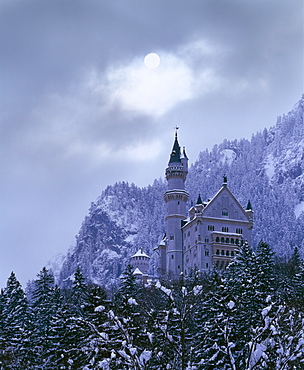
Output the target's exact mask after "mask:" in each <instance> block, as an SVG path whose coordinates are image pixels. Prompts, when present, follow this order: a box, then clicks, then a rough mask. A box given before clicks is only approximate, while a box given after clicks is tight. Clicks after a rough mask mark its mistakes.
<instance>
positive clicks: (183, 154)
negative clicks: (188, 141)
mask: <svg viewBox="0 0 304 370" xmlns="http://www.w3.org/2000/svg"><path fill="white" fill-rule="evenodd" d="M182 158H185V159H189V158H188V157H187V154H186V148H185V147H184V146H183V153H182Z"/></svg>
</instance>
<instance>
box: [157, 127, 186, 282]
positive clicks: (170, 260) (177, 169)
mask: <svg viewBox="0 0 304 370" xmlns="http://www.w3.org/2000/svg"><path fill="white" fill-rule="evenodd" d="M176 130H177V128H176ZM187 174H188V158H187V155H186V151H185V149H183V152H182V153H181V150H180V146H179V142H178V137H177V131H176V132H175V139H174V143H173V148H172V152H171V154H170V158H169V163H168V167H167V168H166V179H167V181H168V190H167V191H166V192H165V194H164V200H165V202H166V206H167V212H166V235H167V238H166V273H169V274H173V275H175V276H177V275H179V274H180V273H181V272H182V253H183V247H182V232H181V221H182V220H184V219H186V214H187V212H186V204H187V201H188V197H189V195H188V193H187V192H186V191H185V180H186V177H187ZM161 265H163V264H162V261H161Z"/></svg>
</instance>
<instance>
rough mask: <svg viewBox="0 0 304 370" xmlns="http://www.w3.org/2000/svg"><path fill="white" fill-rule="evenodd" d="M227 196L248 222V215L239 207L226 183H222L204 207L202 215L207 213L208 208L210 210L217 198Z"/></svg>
mask: <svg viewBox="0 0 304 370" xmlns="http://www.w3.org/2000/svg"><path fill="white" fill-rule="evenodd" d="M225 192H226V194H229V196H230V197H231V198H232V199H233V200H234V202H235V204H236V205H237V206H238V209H239V210H240V212H241V213H242V214H243V216H245V219H246V220H248V214H247V213H246V212H245V210H244V208H243V207H242V206H241V205H240V203H239V201H238V200H237V199H236V197H235V196H234V195H233V194H232V192H231V190H230V189H229V188H228V186H227V183H223V186H222V187H221V188H220V190H219V191H218V192H217V193H216V194H215V195H214V197H213V198H212V199H211V200H210V201H209V202H208V203H207V205H206V207H205V208H204V213H207V212H208V210H209V209H210V208H212V205H213V204H214V203H215V202H216V200H217V199H218V198H219V196H220V195H221V194H222V193H225Z"/></svg>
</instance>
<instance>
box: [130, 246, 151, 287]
mask: <svg viewBox="0 0 304 370" xmlns="http://www.w3.org/2000/svg"><path fill="white" fill-rule="evenodd" d="M130 264H131V266H132V267H133V269H134V271H133V275H135V277H136V280H137V281H140V282H143V283H146V282H147V280H148V273H149V266H150V257H149V256H148V255H147V254H146V253H144V252H143V251H142V249H139V250H138V251H137V252H136V253H135V254H133V256H131V257H130Z"/></svg>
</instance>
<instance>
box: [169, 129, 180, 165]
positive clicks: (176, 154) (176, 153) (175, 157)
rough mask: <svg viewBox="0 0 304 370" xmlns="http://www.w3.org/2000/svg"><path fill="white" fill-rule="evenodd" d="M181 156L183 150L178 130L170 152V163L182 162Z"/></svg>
mask: <svg viewBox="0 0 304 370" xmlns="http://www.w3.org/2000/svg"><path fill="white" fill-rule="evenodd" d="M180 157H181V151H180V146H179V143H178V139H177V132H176V133H175V140H174V144H173V148H172V152H171V154H170V159H169V163H180V162H181V159H180Z"/></svg>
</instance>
